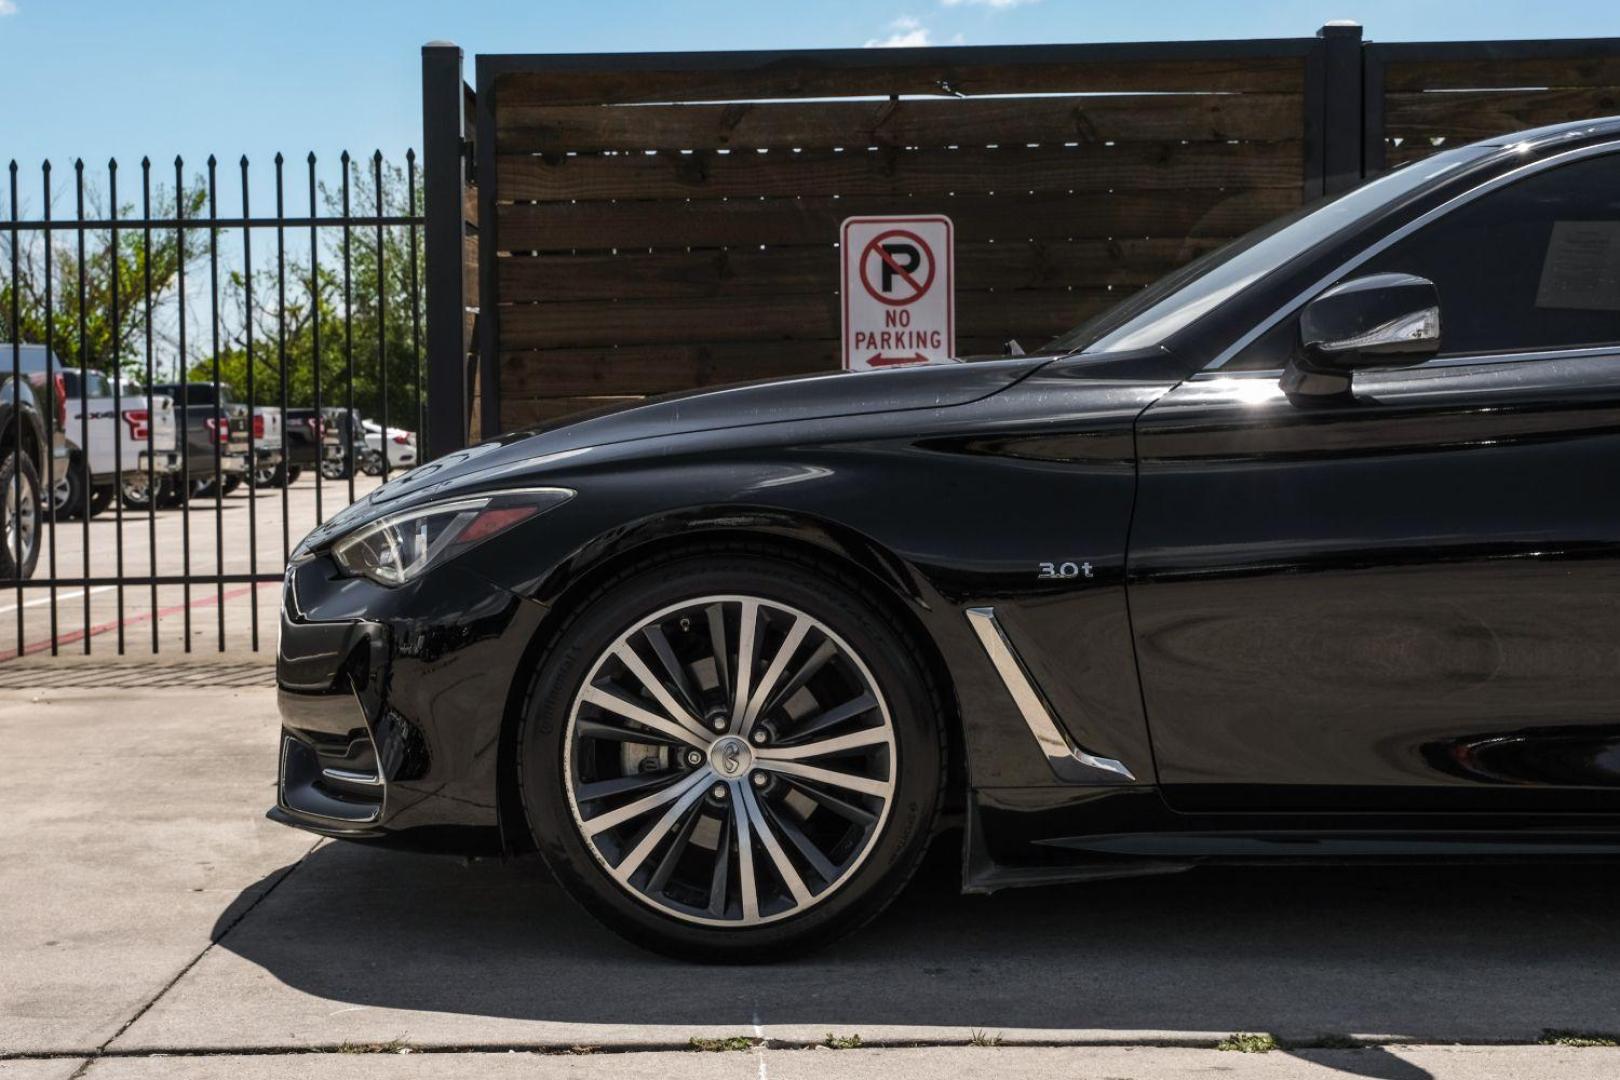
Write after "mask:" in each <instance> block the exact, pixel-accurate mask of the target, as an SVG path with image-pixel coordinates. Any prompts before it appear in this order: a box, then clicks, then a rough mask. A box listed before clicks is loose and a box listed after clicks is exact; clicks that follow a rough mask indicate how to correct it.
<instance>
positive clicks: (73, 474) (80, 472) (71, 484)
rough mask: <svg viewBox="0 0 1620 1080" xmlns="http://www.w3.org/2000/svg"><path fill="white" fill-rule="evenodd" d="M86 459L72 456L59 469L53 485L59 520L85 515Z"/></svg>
mask: <svg viewBox="0 0 1620 1080" xmlns="http://www.w3.org/2000/svg"><path fill="white" fill-rule="evenodd" d="M87 479H88V477H86V476H85V469H84V461H83V460H82V459H81V458H78V457H73V458H70V459H69V460H68V462H67V464H66V465H64V466H63V467H62V468H61V469H60V470H58V471H57V473H56V476H55V478H54V480H55V482H54V483H53V484H52V486H51V502H52V504H53V509H54V511H55V513H56V520H58V521H73V520H75V519H77V518H81V517H83V516H84V507H85V499H84V489H85V481H86V480H87Z"/></svg>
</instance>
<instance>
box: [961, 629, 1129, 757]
mask: <svg viewBox="0 0 1620 1080" xmlns="http://www.w3.org/2000/svg"><path fill="white" fill-rule="evenodd" d="M967 619H968V625H970V626H972V627H973V632H974V633H975V634H976V635H978V638H979V644H980V645H982V646H984V651H985V655H987V656H988V657H989V658H990V663H991V664H992V665H993V666H994V667H995V669H996V674H997V675H1000V676H1001V682H1002V685H1003V686H1005V687H1006V688H1007V693H1008V694H1010V695H1011V696H1012V699H1013V704H1014V705H1016V706H1018V712H1019V715H1021V716H1022V717H1023V718H1024V723H1025V724H1026V725H1027V726H1028V727H1029V733H1030V734H1031V735H1033V736H1034V737H1035V742H1036V744H1037V745H1039V746H1040V748H1041V752H1042V753H1044V754H1045V755H1046V762H1047V764H1048V765H1050V766H1051V767H1052V771H1053V772H1054V773H1056V774H1057V775H1059V776H1063V775H1064V774H1065V773H1066V772H1067V773H1072V769H1070V768H1067V766H1069V765H1070V764H1071V763H1074V764H1079V765H1084V766H1085V767H1086V768H1089V769H1097V770H1099V771H1101V772H1105V773H1109V774H1111V775H1113V776H1117V777H1120V778H1122V779H1125V780H1132V781H1134V780H1135V779H1136V777H1135V776H1134V775H1133V774H1132V773H1131V770H1130V769H1128V768H1126V767H1125V765H1124V764H1123V763H1122V762H1119V761H1115V760H1114V759H1113V758H1106V757H1098V756H1097V755H1095V754H1088V753H1086V752H1085V751H1084V750H1082V749H1080V748H1079V747H1078V746H1075V745H1074V744H1073V743H1072V742H1070V741H1069V738H1068V736H1067V735H1065V734H1064V733H1063V731H1062V729H1060V728H1059V727H1058V726H1057V721H1055V720H1054V719H1052V714H1051V713H1050V712H1049V711H1048V710H1047V708H1046V703H1045V702H1044V701H1042V700H1041V695H1040V693H1039V692H1038V691H1037V690H1036V689H1035V686H1034V684H1033V683H1031V682H1030V679H1029V675H1028V674H1027V673H1026V672H1025V671H1024V665H1023V664H1022V663H1021V662H1020V661H1019V659H1018V654H1017V652H1016V651H1014V649H1013V646H1012V642H1011V641H1009V640H1007V633H1006V631H1005V630H1003V629H1002V628H1001V623H1000V621H999V620H997V619H996V609H995V608H993V607H974V608H968V609H967Z"/></svg>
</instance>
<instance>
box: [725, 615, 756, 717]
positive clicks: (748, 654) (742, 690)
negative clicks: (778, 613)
mask: <svg viewBox="0 0 1620 1080" xmlns="http://www.w3.org/2000/svg"><path fill="white" fill-rule="evenodd" d="M758 623H759V601H758V600H744V601H743V602H742V618H741V620H740V622H739V623H738V630H737V685H736V688H735V689H734V690H733V691H732V695H731V731H732V733H733V734H735V733H736V732H738V731H739V730H741V728H742V718H743V711H744V710H745V709H747V708H748V695H749V693H750V692H751V690H752V687H753V684H754V659H755V657H756V655H757V653H758V651H759V639H758V635H757V634H756V633H755V630H757V629H758Z"/></svg>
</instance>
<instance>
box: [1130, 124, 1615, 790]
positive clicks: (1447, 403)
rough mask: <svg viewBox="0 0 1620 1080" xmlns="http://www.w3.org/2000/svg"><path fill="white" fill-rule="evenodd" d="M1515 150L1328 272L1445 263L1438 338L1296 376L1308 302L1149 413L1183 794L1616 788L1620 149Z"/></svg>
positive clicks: (1155, 658) (1139, 539)
mask: <svg viewBox="0 0 1620 1080" xmlns="http://www.w3.org/2000/svg"><path fill="white" fill-rule="evenodd" d="M1525 172H1526V175H1523V176H1521V177H1518V178H1515V179H1507V180H1503V181H1499V182H1493V183H1492V184H1491V185H1490V190H1487V191H1484V192H1482V193H1478V196H1477V197H1475V198H1472V199H1471V201H1467V202H1465V203H1463V204H1462V205H1459V206H1457V207H1456V208H1455V209H1452V210H1450V211H1449V212H1448V213H1445V214H1443V215H1441V216H1440V217H1438V218H1437V219H1436V220H1434V221H1432V222H1430V223H1429V224H1426V225H1424V226H1423V227H1421V228H1418V229H1416V230H1415V231H1413V232H1411V233H1410V235H1406V236H1404V237H1401V238H1399V239H1396V240H1395V241H1394V242H1393V243H1392V244H1390V245H1389V246H1388V247H1387V248H1384V249H1383V250H1381V251H1380V252H1379V253H1377V254H1375V255H1373V256H1372V257H1371V258H1369V259H1366V260H1365V261H1364V262H1362V263H1361V265H1359V266H1356V267H1355V268H1354V269H1352V270H1348V271H1347V272H1345V273H1344V274H1343V275H1342V276H1341V277H1340V279H1339V280H1346V279H1349V278H1355V277H1360V276H1362V275H1365V274H1371V273H1375V272H1382V271H1400V272H1405V273H1411V274H1417V275H1421V276H1423V277H1427V278H1429V279H1430V280H1432V281H1434V282H1435V284H1436V285H1437V287H1438V290H1439V294H1440V307H1441V350H1442V351H1441V353H1440V355H1439V356H1438V357H1436V358H1434V359H1431V360H1428V361H1427V362H1425V363H1423V364H1421V365H1418V366H1414V367H1407V368H1399V369H1385V370H1375V371H1360V372H1357V373H1356V375H1355V377H1354V383H1353V391H1352V394H1351V395H1350V396H1347V397H1344V396H1341V397H1340V398H1337V399H1329V400H1311V399H1309V398H1307V397H1305V396H1299V395H1296V397H1295V398H1294V399H1290V398H1289V397H1288V396H1286V395H1285V394H1284V393H1283V391H1282V390H1281V388H1280V387H1279V385H1278V381H1277V379H1278V373H1277V371H1276V370H1274V369H1275V367H1276V366H1277V364H1278V363H1279V361H1280V359H1281V357H1283V356H1284V355H1285V354H1286V353H1287V352H1288V350H1289V349H1291V348H1294V347H1296V345H1295V343H1296V342H1297V340H1298V326H1297V312H1295V313H1291V314H1290V315H1289V316H1288V317H1286V318H1284V319H1282V320H1281V321H1280V322H1279V323H1277V324H1276V327H1275V328H1274V329H1272V330H1270V331H1268V332H1267V333H1266V334H1264V335H1262V336H1261V337H1260V338H1259V339H1258V340H1257V341H1256V342H1255V343H1254V344H1253V345H1251V346H1250V347H1249V349H1248V350H1247V351H1246V352H1245V353H1242V354H1240V355H1239V356H1238V357H1237V358H1236V360H1235V362H1234V363H1233V364H1231V365H1229V366H1228V367H1224V368H1222V369H1221V370H1219V371H1210V372H1205V373H1203V374H1201V375H1200V376H1197V377H1195V378H1194V379H1191V380H1189V381H1187V382H1185V383H1183V384H1182V385H1181V386H1179V387H1177V388H1176V389H1175V390H1173V391H1171V392H1170V393H1168V394H1166V395H1165V396H1164V397H1163V398H1161V399H1160V400H1159V401H1158V402H1157V403H1155V404H1154V405H1153V406H1152V407H1151V408H1150V409H1148V410H1147V411H1146V412H1145V413H1144V414H1143V416H1142V417H1141V419H1140V420H1139V422H1138V435H1137V445H1138V453H1139V459H1140V474H1139V488H1138V498H1137V507H1136V512H1135V519H1134V522H1133V526H1132V536H1131V549H1130V555H1129V565H1128V581H1129V602H1130V610H1131V615H1132V620H1133V634H1134V637H1135V641H1136V647H1137V657H1138V664H1139V671H1140V675H1141V679H1142V684H1143V695H1144V700H1145V702H1146V706H1147V715H1148V722H1149V726H1150V728H1151V735H1152V740H1153V746H1154V752H1155V756H1156V760H1157V766H1158V771H1159V777H1160V780H1161V782H1162V783H1163V784H1164V787H1165V792H1166V797H1167V798H1168V799H1169V801H1170V802H1171V804H1172V805H1174V806H1176V807H1178V808H1181V809H1187V810H1258V809H1265V810H1273V811H1327V810H1335V811H1355V810H1369V811H1428V810H1433V811H1531V810H1533V811H1564V810H1588V811H1600V812H1608V811H1620V157H1617V156H1616V155H1615V154H1614V153H1612V152H1611V153H1599V154H1595V155H1591V154H1587V155H1581V156H1579V160H1573V161H1569V162H1567V163H1564V164H1555V165H1552V166H1550V167H1544V168H1542V167H1532V168H1530V169H1528V170H1525ZM1245 369H1247V370H1245Z"/></svg>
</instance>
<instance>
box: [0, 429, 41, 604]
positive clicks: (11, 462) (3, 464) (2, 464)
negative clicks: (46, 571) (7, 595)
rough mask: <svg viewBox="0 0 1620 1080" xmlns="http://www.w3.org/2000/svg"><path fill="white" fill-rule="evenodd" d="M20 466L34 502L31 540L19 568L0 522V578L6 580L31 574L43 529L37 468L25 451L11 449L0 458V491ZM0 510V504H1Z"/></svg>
mask: <svg viewBox="0 0 1620 1080" xmlns="http://www.w3.org/2000/svg"><path fill="white" fill-rule="evenodd" d="M19 468H21V470H22V476H23V481H24V486H25V487H26V488H27V497H28V498H30V499H32V501H33V504H34V543H33V546H32V547H31V548H29V550H27V551H26V552H24V553H23V562H22V566H21V567H20V568H19V567H18V565H17V561H16V559H15V557H14V552H13V550H12V547H11V545H10V544H8V543H5V528H4V523H3V522H0V549H3V550H0V578H3V579H5V580H8V581H17V580H26V579H28V578H30V577H33V576H34V566H35V565H36V564H37V563H38V562H39V549H40V537H41V536H42V535H43V533H44V530H45V517H46V514H45V499H46V496H45V494H44V493H43V492H42V491H41V489H40V483H39V472H38V471H37V470H36V469H35V468H34V462H33V459H32V458H30V457H29V456H28V455H27V454H19V453H17V452H15V451H12V452H10V453H8V454H6V455H5V457H4V458H3V459H0V492H3V491H5V490H6V489H7V488H9V487H11V486H12V485H13V484H15V483H16V482H17V481H16V476H17V470H18V469H19ZM0 511H3V506H0Z"/></svg>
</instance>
